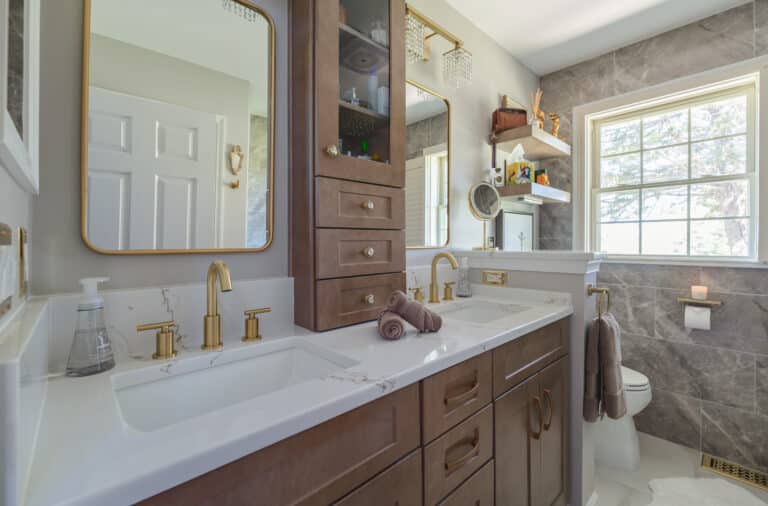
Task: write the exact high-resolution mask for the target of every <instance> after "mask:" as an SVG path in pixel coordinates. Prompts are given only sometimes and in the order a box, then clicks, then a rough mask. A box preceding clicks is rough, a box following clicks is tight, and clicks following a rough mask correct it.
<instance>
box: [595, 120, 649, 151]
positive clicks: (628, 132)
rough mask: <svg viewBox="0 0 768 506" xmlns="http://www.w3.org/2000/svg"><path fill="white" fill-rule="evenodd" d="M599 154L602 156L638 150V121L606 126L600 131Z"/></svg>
mask: <svg viewBox="0 0 768 506" xmlns="http://www.w3.org/2000/svg"><path fill="white" fill-rule="evenodd" d="M600 147H601V149H600V154H601V155H603V156H607V155H616V154H619V153H627V152H629V151H639V150H640V120H632V121H625V122H622V123H615V124H613V125H607V126H605V127H603V128H602V129H601V130H600Z"/></svg>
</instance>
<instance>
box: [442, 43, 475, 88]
mask: <svg viewBox="0 0 768 506" xmlns="http://www.w3.org/2000/svg"><path fill="white" fill-rule="evenodd" d="M443 79H445V80H446V82H448V84H450V85H451V86H453V87H454V88H461V87H463V86H466V85H468V84H471V83H472V53H470V52H469V51H467V50H466V49H464V48H463V47H461V46H456V47H455V48H453V49H451V50H450V51H448V52H446V53H444V54H443Z"/></svg>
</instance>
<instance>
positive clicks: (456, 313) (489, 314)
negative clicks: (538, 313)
mask: <svg viewBox="0 0 768 506" xmlns="http://www.w3.org/2000/svg"><path fill="white" fill-rule="evenodd" d="M529 309H531V308H530V307H528V306H521V305H520V304H512V303H504V302H492V301H488V300H477V299H473V300H467V301H461V302H455V303H453V304H451V305H450V306H448V307H445V309H442V308H441V309H438V312H439V313H440V314H441V315H442V316H443V317H444V318H447V319H449V320H459V321H463V322H470V323H491V322H494V321H496V320H501V319H502V318H506V317H508V316H511V315H513V314H516V313H522V312H523V311H527V310H529Z"/></svg>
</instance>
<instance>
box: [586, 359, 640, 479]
mask: <svg viewBox="0 0 768 506" xmlns="http://www.w3.org/2000/svg"><path fill="white" fill-rule="evenodd" d="M621 377H622V381H623V383H624V396H625V398H626V402H627V413H626V414H625V415H624V416H623V417H621V418H620V419H618V420H612V419H610V418H608V417H607V416H606V417H604V418H603V419H602V420H600V421H598V422H597V426H596V430H595V460H596V461H597V465H598V466H605V467H611V468H618V469H622V470H625V471H634V470H636V469H637V467H638V466H639V464H640V446H639V443H638V440H637V429H636V428H635V421H634V416H635V415H637V414H638V413H640V412H641V411H642V410H643V409H645V407H646V406H648V404H649V403H650V402H651V383H650V381H648V377H647V376H645V375H644V374H642V373H640V372H637V371H635V370H633V369H630V368H629V367H624V366H621Z"/></svg>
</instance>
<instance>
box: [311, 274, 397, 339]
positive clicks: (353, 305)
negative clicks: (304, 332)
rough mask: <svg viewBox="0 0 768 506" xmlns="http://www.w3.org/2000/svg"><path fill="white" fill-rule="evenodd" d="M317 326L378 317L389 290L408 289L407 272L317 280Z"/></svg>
mask: <svg viewBox="0 0 768 506" xmlns="http://www.w3.org/2000/svg"><path fill="white" fill-rule="evenodd" d="M316 289H317V329H318V330H328V329H332V328H336V327H342V326H344V325H353V324H355V323H361V322H365V321H369V320H375V319H376V318H378V316H379V313H380V312H381V310H382V309H384V305H385V303H386V301H387V297H388V296H389V294H391V293H392V292H394V291H395V290H402V291H405V274H404V273H402V272H400V273H397V274H382V275H378V276H364V277H359V278H342V279H326V280H322V281H318V282H317V288H316Z"/></svg>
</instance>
